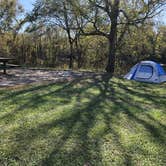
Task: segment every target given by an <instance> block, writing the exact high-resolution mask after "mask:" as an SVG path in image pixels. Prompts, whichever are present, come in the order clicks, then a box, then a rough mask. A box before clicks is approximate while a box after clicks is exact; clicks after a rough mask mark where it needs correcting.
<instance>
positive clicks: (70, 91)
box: [0, 76, 166, 166]
mask: <svg viewBox="0 0 166 166" xmlns="http://www.w3.org/2000/svg"><path fill="white" fill-rule="evenodd" d="M0 165H2V166H3V165H4V166H6V165H9V166H15V165H16V166H18V165H20V166H24V165H25V166H32V165H33V166H36V165H37V166H40V165H42V166H49V165H51V166H52V165H55V166H88V165H89V166H91V165H94V166H97V165H98V166H102V165H103V166H107V165H108V166H123V165H133V166H143V165H145V166H153V165H154V166H160V165H163V166H165V165H166V84H162V85H153V84H145V83H138V82H132V81H125V80H123V79H117V78H112V79H110V78H109V76H101V77H100V76H98V77H94V78H91V79H80V80H74V81H73V82H68V83H56V84H49V85H38V86H37V85H35V86H29V87H26V88H17V89H1V90H0Z"/></svg>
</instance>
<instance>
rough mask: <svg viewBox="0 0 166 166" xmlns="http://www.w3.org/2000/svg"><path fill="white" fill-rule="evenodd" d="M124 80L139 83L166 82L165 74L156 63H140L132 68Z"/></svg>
mask: <svg viewBox="0 0 166 166" xmlns="http://www.w3.org/2000/svg"><path fill="white" fill-rule="evenodd" d="M124 78H126V79H128V80H136V81H141V82H150V83H162V82H166V72H165V71H164V69H163V67H162V66H161V65H160V64H158V63H156V62H153V61H141V62H140V63H137V64H136V65H135V66H133V67H132V68H131V70H130V72H129V73H127V74H126V75H125V76H124Z"/></svg>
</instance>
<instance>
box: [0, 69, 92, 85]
mask: <svg viewBox="0 0 166 166" xmlns="http://www.w3.org/2000/svg"><path fill="white" fill-rule="evenodd" d="M93 75H95V74H94V73H91V72H73V71H53V70H36V69H14V70H8V71H7V75H4V74H2V72H1V73H0V87H12V86H20V85H27V84H32V83H44V82H59V81H71V80H73V79H75V78H79V77H85V76H93Z"/></svg>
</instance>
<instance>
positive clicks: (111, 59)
mask: <svg viewBox="0 0 166 166" xmlns="http://www.w3.org/2000/svg"><path fill="white" fill-rule="evenodd" d="M118 15H119V0H114V4H113V6H112V12H111V17H110V20H111V29H110V33H109V38H108V41H109V54H108V63H107V66H106V71H107V72H108V73H111V74H113V73H114V71H115V54H116V41H117V22H118Z"/></svg>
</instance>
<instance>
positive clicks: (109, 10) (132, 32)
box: [0, 0, 166, 73]
mask: <svg viewBox="0 0 166 166" xmlns="http://www.w3.org/2000/svg"><path fill="white" fill-rule="evenodd" d="M164 5H165V1H163V0H156V1H155V0H151V1H150V0H149V1H142V0H134V1H130V0H126V1H119V0H110V1H109V0H86V1H81V0H69V1H67V0H62V1H60V0H54V1H52V0H47V1H45V0H37V1H36V2H35V4H34V9H33V11H32V12H31V13H27V14H26V15H25V17H24V18H19V17H18V16H17V15H18V14H20V13H21V12H23V9H22V7H21V6H20V5H19V3H18V1H17V0H10V1H4V0H2V1H0V56H5V57H11V56H12V57H15V58H16V62H17V63H18V64H21V65H23V66H34V67H37V66H38V67H53V68H54V67H55V68H63V69H67V68H73V69H81V68H82V69H91V70H105V69H106V71H107V72H111V73H113V72H114V71H115V72H118V73H122V72H125V70H128V69H129V68H130V67H131V66H132V65H133V64H135V63H137V62H139V61H140V60H155V61H158V62H160V63H166V37H165V36H166V26H165V25H162V24H160V23H157V21H154V19H152V18H153V17H154V16H155V15H156V14H157V13H158V12H160V11H161V10H162V9H163V7H164ZM25 23H29V24H28V25H27V26H26V28H25V25H24V24H25ZM22 26H23V27H24V29H25V31H24V32H23V30H21V31H20V28H21V27H22Z"/></svg>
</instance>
